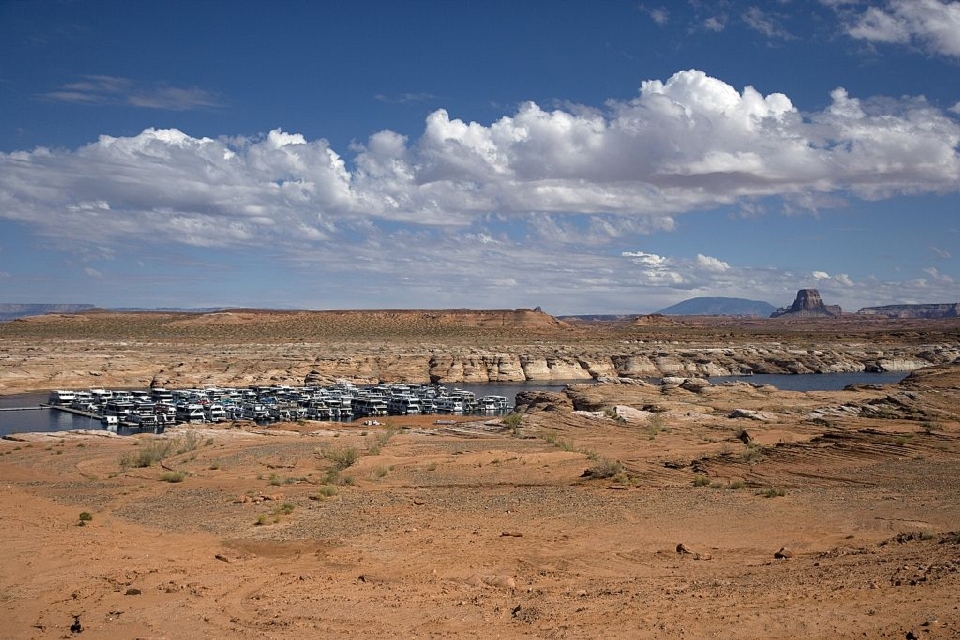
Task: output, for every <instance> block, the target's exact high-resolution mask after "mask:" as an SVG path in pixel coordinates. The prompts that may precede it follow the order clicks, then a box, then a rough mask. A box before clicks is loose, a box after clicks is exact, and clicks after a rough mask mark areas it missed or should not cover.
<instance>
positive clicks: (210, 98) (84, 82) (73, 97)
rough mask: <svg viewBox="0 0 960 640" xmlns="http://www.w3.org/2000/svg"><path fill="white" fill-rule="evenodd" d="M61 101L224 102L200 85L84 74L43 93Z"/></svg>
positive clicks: (186, 106)
mask: <svg viewBox="0 0 960 640" xmlns="http://www.w3.org/2000/svg"><path fill="white" fill-rule="evenodd" d="M41 97H42V98H45V99H48V100H55V101H58V102H71V103H78V104H91V105H96V104H110V105H118V104H121V105H128V106H132V107H142V108H148V109H161V110H167V111H191V110H194V109H210V108H215V107H219V106H221V104H222V102H221V100H220V99H219V97H218V96H217V95H216V94H214V93H213V92H211V91H208V90H206V89H201V88H199V87H175V86H171V85H166V84H157V85H152V86H143V85H141V84H138V83H135V82H134V81H133V80H130V79H129V78H121V77H116V76H104V75H88V76H83V77H82V79H80V80H78V81H77V82H70V83H67V84H64V85H62V86H60V87H59V88H57V89H55V90H53V91H49V92H47V93H44V94H42V95H41Z"/></svg>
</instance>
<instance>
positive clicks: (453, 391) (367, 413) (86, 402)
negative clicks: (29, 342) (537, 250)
mask: <svg viewBox="0 0 960 640" xmlns="http://www.w3.org/2000/svg"><path fill="white" fill-rule="evenodd" d="M514 386H516V385H514ZM491 390H493V391H497V393H496V394H490V395H486V394H483V395H480V396H479V397H478V394H477V392H476V391H473V390H469V389H462V388H456V387H454V388H450V387H447V386H444V385H430V384H379V385H355V384H353V383H350V382H347V381H340V382H338V383H337V384H335V385H327V386H296V387H294V386H290V385H269V386H266V385H252V386H249V387H204V388H188V389H167V388H162V387H156V388H152V389H143V390H121V389H103V388H90V389H86V390H67V389H55V390H52V391H50V392H49V394H48V395H46V397H44V395H41V394H24V395H21V396H19V397H17V398H13V397H7V398H0V401H3V400H6V401H7V402H8V403H10V402H14V403H16V406H12V405H11V406H0V411H3V412H10V413H13V412H27V411H30V412H41V411H46V412H47V413H49V414H51V415H50V417H49V418H48V419H43V418H40V419H31V420H29V421H23V420H18V419H14V420H8V419H4V420H2V421H0V436H2V435H6V434H9V433H12V432H15V431H62V430H68V429H76V428H81V429H90V428H102V429H106V430H108V431H112V432H116V433H118V434H122V435H127V434H133V433H162V432H163V431H164V429H166V428H167V427H169V426H174V425H179V424H209V423H218V422H224V421H237V420H250V421H254V422H257V423H260V424H269V423H274V422H289V421H302V420H319V421H338V422H347V421H352V420H355V419H362V418H367V417H378V416H386V415H418V414H450V413H458V414H472V413H476V414H485V415H490V414H497V413H506V412H508V411H510V410H511V409H512V406H511V403H510V402H509V401H508V399H507V396H505V395H500V393H502V392H503V389H501V388H499V387H496V386H495V387H494V388H493V389H491ZM31 403H35V404H31ZM28 405H30V406H28ZM61 415H62V417H63V418H64V420H60V419H59V418H56V416H61ZM44 422H48V423H49V424H50V427H46V426H45V425H43V424H42V423H44Z"/></svg>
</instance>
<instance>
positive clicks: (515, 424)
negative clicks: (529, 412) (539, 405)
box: [503, 411, 523, 435]
mask: <svg viewBox="0 0 960 640" xmlns="http://www.w3.org/2000/svg"><path fill="white" fill-rule="evenodd" d="M522 423H523V414H522V413H519V412H517V411H514V412H512V413H508V414H507V415H505V416H504V417H503V424H505V425H507V426H508V427H509V428H510V429H511V430H512V431H513V434H514V435H516V434H517V432H519V430H520V425H521V424H522Z"/></svg>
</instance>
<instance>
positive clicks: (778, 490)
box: [763, 487, 787, 498]
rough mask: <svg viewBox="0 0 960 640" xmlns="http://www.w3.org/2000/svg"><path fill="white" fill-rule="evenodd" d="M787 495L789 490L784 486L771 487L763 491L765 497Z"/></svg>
mask: <svg viewBox="0 0 960 640" xmlns="http://www.w3.org/2000/svg"><path fill="white" fill-rule="evenodd" d="M785 495H787V490H786V489H784V488H783V487H770V488H769V489H767V490H766V491H764V492H763V497H764V498H782V497H783V496H785Z"/></svg>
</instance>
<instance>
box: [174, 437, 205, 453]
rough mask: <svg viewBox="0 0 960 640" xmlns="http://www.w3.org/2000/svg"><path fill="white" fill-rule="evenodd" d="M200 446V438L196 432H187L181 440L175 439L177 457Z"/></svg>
mask: <svg viewBox="0 0 960 640" xmlns="http://www.w3.org/2000/svg"><path fill="white" fill-rule="evenodd" d="M198 446H200V438H198V437H197V433H196V431H187V432H186V433H185V434H183V437H182V438H177V455H180V454H181V453H187V452H189V451H193V450H194V449H196V448H197V447H198Z"/></svg>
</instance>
